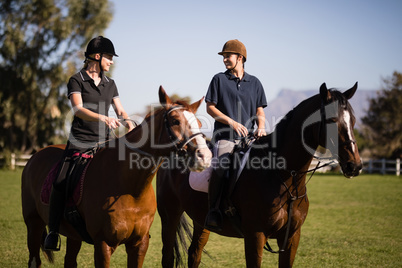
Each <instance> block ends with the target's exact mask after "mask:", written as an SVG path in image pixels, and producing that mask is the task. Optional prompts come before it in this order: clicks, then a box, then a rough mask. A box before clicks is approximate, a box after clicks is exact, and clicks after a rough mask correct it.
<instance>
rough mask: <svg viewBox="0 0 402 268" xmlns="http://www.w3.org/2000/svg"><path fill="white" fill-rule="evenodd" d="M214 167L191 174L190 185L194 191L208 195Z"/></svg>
mask: <svg viewBox="0 0 402 268" xmlns="http://www.w3.org/2000/svg"><path fill="white" fill-rule="evenodd" d="M212 170H213V167H209V168H207V169H205V170H204V171H201V172H193V171H191V172H190V177H189V183H190V187H191V188H192V189H193V190H194V191H198V192H204V193H208V185H209V179H210V178H211V175H212Z"/></svg>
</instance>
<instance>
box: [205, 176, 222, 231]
mask: <svg viewBox="0 0 402 268" xmlns="http://www.w3.org/2000/svg"><path fill="white" fill-rule="evenodd" d="M220 173H222V172H219V171H218V172H216V171H214V172H213V173H212V176H211V180H210V182H209V186H208V204H209V211H208V215H207V217H206V219H205V226H204V227H205V228H206V229H208V230H210V231H213V232H219V231H221V230H222V221H223V220H222V213H221V211H220V209H219V205H220V201H221V195H222V185H223V177H224V176H223V174H220Z"/></svg>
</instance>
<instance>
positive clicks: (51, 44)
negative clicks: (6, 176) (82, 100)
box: [0, 0, 112, 152]
mask: <svg viewBox="0 0 402 268" xmlns="http://www.w3.org/2000/svg"><path fill="white" fill-rule="evenodd" d="M0 16H1V17H0V18H1V24H0V43H1V44H2V45H1V46H0V81H1V92H0V151H1V150H9V151H20V152H30V151H32V150H36V149H38V148H40V147H43V146H45V145H47V144H50V143H53V142H55V137H57V134H60V133H61V130H62V129H63V126H64V122H65V114H66V112H67V111H68V110H69V105H68V100H67V98H66V95H65V93H66V83H67V79H68V77H70V76H71V75H72V74H73V73H74V72H76V71H77V68H78V64H82V60H83V50H84V48H85V45H86V44H87V42H88V41H89V40H90V39H91V38H93V37H94V36H96V35H99V34H102V32H103V30H104V29H106V27H107V26H108V24H109V22H110V21H111V19H112V11H111V6H110V4H109V2H108V1H107V0H68V1H60V0H33V1H27V0H3V1H2V2H1V3H0Z"/></svg>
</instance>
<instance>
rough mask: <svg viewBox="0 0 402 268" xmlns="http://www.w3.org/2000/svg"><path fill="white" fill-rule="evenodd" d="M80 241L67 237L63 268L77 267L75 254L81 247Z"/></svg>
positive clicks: (76, 254)
mask: <svg viewBox="0 0 402 268" xmlns="http://www.w3.org/2000/svg"><path fill="white" fill-rule="evenodd" d="M81 244H82V241H80V240H73V239H71V238H68V237H67V247H66V255H65V256H64V267H65V268H70V267H71V268H76V267H77V256H78V253H79V252H80V249H81Z"/></svg>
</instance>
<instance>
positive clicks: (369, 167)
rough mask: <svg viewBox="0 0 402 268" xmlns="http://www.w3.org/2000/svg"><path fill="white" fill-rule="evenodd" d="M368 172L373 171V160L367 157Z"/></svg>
mask: <svg viewBox="0 0 402 268" xmlns="http://www.w3.org/2000/svg"><path fill="white" fill-rule="evenodd" d="M368 172H369V173H370V174H371V173H373V160H372V159H369V166H368Z"/></svg>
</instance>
